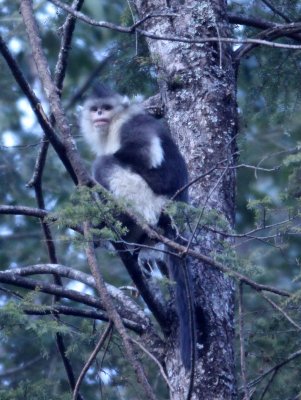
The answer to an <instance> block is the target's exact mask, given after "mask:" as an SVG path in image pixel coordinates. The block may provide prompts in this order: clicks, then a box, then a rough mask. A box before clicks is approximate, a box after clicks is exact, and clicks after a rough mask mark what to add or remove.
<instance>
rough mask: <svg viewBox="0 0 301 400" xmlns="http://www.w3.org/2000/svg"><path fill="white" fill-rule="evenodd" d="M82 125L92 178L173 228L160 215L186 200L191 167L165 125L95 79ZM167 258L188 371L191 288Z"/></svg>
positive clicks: (137, 211) (174, 262) (138, 211)
mask: <svg viewBox="0 0 301 400" xmlns="http://www.w3.org/2000/svg"><path fill="white" fill-rule="evenodd" d="M80 126H81V131H82V134H83V136H84V138H85V140H86V142H87V143H88V145H89V146H90V148H91V150H92V151H93V152H94V153H95V154H96V159H95V161H94V164H93V169H92V172H93V177H94V179H95V180H96V181H97V182H98V183H99V184H101V185H102V186H103V187H104V188H105V189H107V190H108V191H109V192H111V194H112V195H113V197H114V198H116V199H117V200H118V199H122V200H125V201H126V202H128V204H129V207H130V209H131V211H133V212H134V213H135V214H137V216H138V217H142V218H143V219H144V220H145V221H146V222H147V223H148V224H149V225H151V226H157V225H158V224H159V225H160V224H161V225H162V224H163V225H164V224H165V225H169V226H165V227H164V226H163V229H164V231H165V233H166V234H167V233H168V232H170V230H171V228H170V223H166V219H164V218H162V210H163V208H164V206H165V205H166V203H167V202H168V200H169V199H171V198H173V199H174V200H176V201H181V202H185V203H187V202H188V190H187V188H186V186H187V182H188V172H187V166H186V163H185V161H184V158H183V156H182V155H181V154H180V151H179V149H178V147H177V145H176V144H175V142H174V140H173V139H172V137H171V134H170V132H169V130H168V128H167V125H165V124H163V123H162V122H161V121H160V120H158V119H156V118H155V117H153V116H151V115H149V114H148V113H147V112H146V111H145V110H144V109H143V107H142V105H141V104H139V103H137V102H133V101H130V100H129V98H128V97H127V96H122V95H120V94H118V93H116V92H114V91H113V90H112V89H111V88H110V87H108V86H107V85H104V84H100V83H97V84H96V85H94V87H93V91H92V94H91V95H90V97H88V98H87V99H86V101H85V102H84V103H83V109H82V114H81V120H80ZM162 221H163V222H162ZM161 227H162V226H161ZM128 228H129V230H131V227H130V226H129V227H128ZM135 240H136V241H137V242H138V243H139V242H140V243H142V242H143V240H144V238H143V235H142V236H141V237H137V236H136V235H135ZM168 258H169V259H168V264H169V265H168V270H169V275H170V278H171V279H172V280H174V281H175V283H176V284H175V286H176V287H175V301H176V309H177V314H178V318H179V327H180V329H179V331H180V352H181V358H182V362H183V365H184V367H185V369H186V370H189V369H190V368H191V358H192V357H191V354H192V350H191V349H192V347H193V344H192V340H193V339H192V332H189V330H190V328H189V327H190V326H191V316H190V315H188V313H189V310H188V307H186V304H185V298H187V297H188V296H187V290H192V289H191V279H190V278H188V280H187V279H185V276H183V274H184V272H183V270H182V268H183V267H182V266H181V265H179V261H178V259H177V258H176V257H172V256H169V257H168ZM186 278H187V277H186Z"/></svg>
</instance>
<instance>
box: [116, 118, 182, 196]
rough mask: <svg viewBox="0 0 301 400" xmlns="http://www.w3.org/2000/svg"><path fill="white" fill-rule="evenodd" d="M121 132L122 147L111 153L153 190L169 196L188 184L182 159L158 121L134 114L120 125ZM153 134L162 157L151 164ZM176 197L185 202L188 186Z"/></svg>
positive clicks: (165, 129) (166, 131) (164, 128)
mask: <svg viewBox="0 0 301 400" xmlns="http://www.w3.org/2000/svg"><path fill="white" fill-rule="evenodd" d="M120 135H121V148H120V150H118V151H117V152H116V153H115V154H114V156H115V157H116V158H117V160H119V161H120V162H121V163H123V164H124V165H126V166H128V167H130V168H131V169H132V170H133V171H134V172H136V173H137V174H139V175H140V176H142V177H143V179H144V180H145V181H146V182H147V183H148V185H149V186H150V187H151V189H152V190H153V192H155V193H157V194H159V195H165V196H167V197H169V198H171V197H173V196H174V195H175V193H176V192H177V191H178V190H180V189H181V188H183V187H184V186H185V185H186V184H187V181H188V173H187V168H186V164H185V161H184V159H183V157H182V155H181V154H180V152H179V150H178V148H177V146H176V144H175V143H174V141H173V140H172V138H171V136H170V134H169V132H168V130H167V128H166V127H165V126H164V125H163V124H162V123H161V122H160V121H158V120H157V119H155V118H154V117H152V116H151V115H148V114H141V115H136V116H134V117H133V118H131V119H130V120H129V121H128V122H126V123H125V124H124V125H123V126H122V128H121V132H120ZM154 136H157V137H159V138H160V139H161V145H162V147H163V152H164V160H163V162H162V164H161V165H160V166H158V167H156V168H150V164H151V160H150V154H149V146H150V142H151V139H152V138H153V137H154ZM176 200H178V201H184V202H187V201H188V192H187V189H186V190H183V191H182V192H181V193H180V194H179V196H178V197H177V198H176Z"/></svg>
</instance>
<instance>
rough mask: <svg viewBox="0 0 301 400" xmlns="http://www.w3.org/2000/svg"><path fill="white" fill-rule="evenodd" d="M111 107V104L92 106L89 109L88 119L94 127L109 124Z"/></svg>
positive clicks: (111, 114) (111, 113)
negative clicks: (89, 118)
mask: <svg viewBox="0 0 301 400" xmlns="http://www.w3.org/2000/svg"><path fill="white" fill-rule="evenodd" d="M112 111H113V106H112V105H111V104H101V105H92V106H91V107H90V117H91V121H92V124H93V126H94V127H104V126H106V125H108V124H109V123H110V122H111V119H112V116H113V112H112Z"/></svg>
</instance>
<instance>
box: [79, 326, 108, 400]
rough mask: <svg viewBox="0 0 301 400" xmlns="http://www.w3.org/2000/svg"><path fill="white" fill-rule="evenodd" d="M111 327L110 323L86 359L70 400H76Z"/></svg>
mask: <svg viewBox="0 0 301 400" xmlns="http://www.w3.org/2000/svg"><path fill="white" fill-rule="evenodd" d="M112 327H113V324H112V322H110V323H109V325H108V326H107V327H106V329H105V331H104V332H103V334H102V335H101V337H100V338H99V341H98V342H97V344H96V346H95V349H94V350H93V351H92V353H91V354H90V357H89V358H88V360H87V362H86V364H85V365H84V367H83V369H82V370H81V373H80V374H79V377H78V379H77V381H76V384H75V387H74V391H73V396H72V400H76V398H77V395H78V391H79V387H80V385H81V383H82V381H83V379H84V377H85V375H86V373H87V371H88V369H89V368H90V366H91V364H92V363H93V361H94V360H95V358H96V356H97V354H98V353H99V351H100V349H101V348H102V346H103V344H104V342H105V341H106V339H107V337H108V336H109V334H110V332H111V330H112Z"/></svg>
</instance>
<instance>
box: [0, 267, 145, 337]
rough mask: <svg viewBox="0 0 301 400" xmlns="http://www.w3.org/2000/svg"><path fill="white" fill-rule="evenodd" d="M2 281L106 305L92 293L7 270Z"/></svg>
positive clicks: (121, 308)
mask: <svg viewBox="0 0 301 400" xmlns="http://www.w3.org/2000/svg"><path fill="white" fill-rule="evenodd" d="M0 282H2V283H7V284H10V285H15V286H19V287H23V288H26V289H31V290H37V291H40V292H43V293H48V294H51V295H55V296H58V297H63V298H67V299H70V300H72V301H76V302H78V303H82V304H85V305H88V306H91V307H95V308H97V309H99V308H100V309H104V306H103V304H102V303H101V302H100V301H99V299H98V298H96V297H93V296H91V295H88V294H83V293H80V292H77V291H75V290H72V289H65V288H62V287H61V286H58V285H55V284H52V283H45V282H41V281H36V280H34V279H29V278H22V277H20V276H19V275H14V274H12V273H10V272H7V271H5V272H0ZM116 308H117V310H118V311H119V312H120V314H121V315H122V314H123V307H120V306H119V305H116ZM127 314H128V313H127ZM125 319H126V318H125ZM125 325H126V326H127V327H129V328H130V329H132V327H134V328H135V327H136V323H134V326H133V324H132V321H129V320H127V321H126V322H125ZM144 328H145V326H144ZM142 329H143V325H142ZM134 330H135V329H134Z"/></svg>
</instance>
